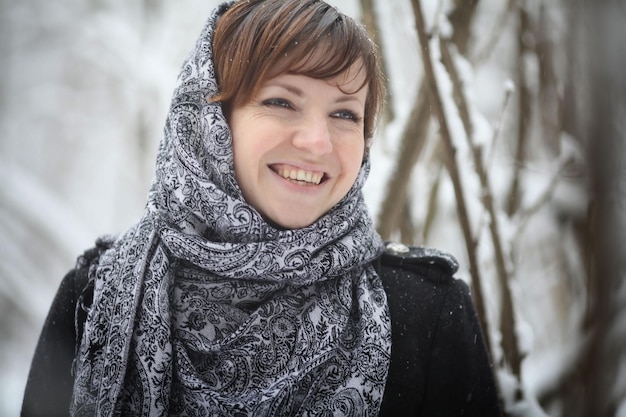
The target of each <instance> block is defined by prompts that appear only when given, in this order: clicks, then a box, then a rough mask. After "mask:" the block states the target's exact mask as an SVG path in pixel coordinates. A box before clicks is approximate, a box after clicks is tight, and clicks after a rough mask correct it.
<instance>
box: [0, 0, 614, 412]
mask: <svg viewBox="0 0 626 417" xmlns="http://www.w3.org/2000/svg"><path fill="white" fill-rule="evenodd" d="M329 3H331V4H333V5H336V6H337V7H338V8H339V9H341V10H342V11H343V12H344V13H346V14H348V15H350V16H353V17H355V18H356V19H359V20H361V21H362V22H364V23H365V24H366V26H367V28H368V29H369V30H370V31H371V33H372V36H373V37H374V38H375V39H376V41H377V43H378V44H379V45H380V48H381V51H382V53H383V56H384V58H385V70H386V73H387V75H388V89H389V100H388V111H387V113H386V115H385V118H384V120H382V121H381V123H380V129H379V131H378V135H377V137H376V139H375V143H374V145H373V149H372V159H373V168H372V172H371V174H370V179H369V182H368V185H367V187H366V190H365V195H366V200H367V203H368V205H369V206H370V208H371V212H372V216H373V217H374V219H375V222H376V225H377V228H378V229H379V231H380V233H381V235H382V236H383V237H384V238H385V239H387V240H397V241H402V242H405V243H409V244H414V245H427V246H435V247H437V248H440V249H442V250H446V251H449V252H451V253H453V254H454V255H455V256H456V257H457V258H458V259H459V261H460V263H461V270H460V272H459V275H458V276H459V278H460V279H464V280H466V281H467V282H468V283H469V284H470V285H471V286H472V295H473V297H474V301H475V303H476V307H477V311H478V313H479V315H480V318H481V321H482V324H483V327H484V329H485V333H486V336H487V338H488V341H489V347H490V350H491V355H492V357H493V360H494V364H495V368H496V372H497V376H498V380H499V383H500V384H499V385H500V391H501V397H502V401H503V404H504V405H505V407H506V409H507V415H509V416H555V417H557V416H567V417H575V416H587V417H588V416H594V417H595V416H597V417H601V416H622V417H623V416H626V314H625V313H624V309H623V306H624V305H626V287H625V286H624V283H623V281H624V277H625V275H626V274H625V271H626V266H625V260H626V256H624V244H623V242H624V238H625V237H626V236H625V234H626V227H625V226H626V225H625V224H624V223H625V222H626V216H625V213H626V164H624V157H626V145H625V141H624V136H625V131H626V122H625V121H626V81H625V78H626V76H625V75H624V71H623V68H624V67H626V46H625V45H626V42H624V39H626V28H625V25H624V23H623V22H624V21H625V19H626V10H625V7H624V5H623V4H622V3H621V2H620V1H618V0H595V1H592V0H556V1H555V0H506V1H504V0H422V1H421V2H420V1H417V0H413V1H409V0H394V1H393V2H390V1H383V0H334V1H329ZM217 4H218V1H214V0H213V1H211V0H203V1H200V0H178V1H177V2H166V1H164V0H143V1H136V2H121V1H115V0H87V1H85V0H80V1H79V0H57V1H55V2H49V1H43V0H22V1H20V2H15V1H10V0H0V57H1V58H0V341H1V342H0V370H1V371H0V415H3V416H12V415H18V414H19V408H20V405H21V398H22V394H23V390H24V385H25V383H26V377H27V373H28V368H29V365H30V360H31V356H32V354H33V351H34V347H35V343H36V341H37V337H38V334H39V331H40V329H41V325H42V323H43V320H44V319H45V315H46V313H47V310H48V307H49V305H50V302H51V300H52V298H53V296H54V293H55V291H56V288H57V286H58V284H59V283H60V281H61V279H62V277H63V275H64V274H65V273H66V272H67V271H68V270H69V269H71V268H72V267H73V265H74V262H75V259H76V257H77V256H78V255H80V254H81V253H82V252H83V251H84V250H85V249H87V248H89V247H91V246H92V245H93V242H94V241H95V238H96V237H97V236H99V235H101V234H109V233H119V232H121V231H123V230H125V229H126V228H127V227H129V226H130V225H132V224H133V223H134V222H136V221H137V220H138V218H139V216H140V215H141V213H142V212H143V207H144V204H145V200H146V194H147V190H148V187H149V184H150V181H151V179H152V175H153V165H154V158H155V153H156V148H157V146H158V143H159V141H160V138H161V135H162V133H161V132H162V129H163V126H164V121H165V115H166V113H167V110H168V107H169V100H170V96H171V93H172V91H173V86H174V83H175V81H176V76H177V74H178V70H179V69H180V66H181V64H182V62H183V60H184V58H185V56H186V55H187V53H188V52H189V51H190V49H191V47H192V46H193V44H194V42H195V39H196V37H197V36H198V34H199V33H200V31H201V29H202V27H203V25H204V23H205V21H206V18H207V17H208V15H209V14H210V11H211V10H212V9H213V7H214V6H215V5H217Z"/></svg>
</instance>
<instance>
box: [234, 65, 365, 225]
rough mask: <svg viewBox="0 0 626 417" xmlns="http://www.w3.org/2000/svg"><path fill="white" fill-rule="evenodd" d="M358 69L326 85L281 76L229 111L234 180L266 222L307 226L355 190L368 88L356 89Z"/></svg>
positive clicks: (360, 79) (360, 81)
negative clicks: (235, 178) (353, 188)
mask: <svg viewBox="0 0 626 417" xmlns="http://www.w3.org/2000/svg"><path fill="white" fill-rule="evenodd" d="M358 68H359V67H358V66H353V67H352V68H351V69H349V70H348V71H346V72H345V73H343V74H340V75H339V76H338V77H336V78H333V79H330V80H318V79H314V78H311V77H308V76H305V75H294V74H282V75H278V76H276V77H274V78H271V79H269V80H267V81H266V82H265V83H264V84H263V85H262V86H261V89H260V91H259V93H258V94H257V96H256V97H254V98H252V99H251V100H250V101H249V102H248V103H246V104H243V105H240V106H234V107H233V108H232V111H231V114H230V128H231V131H232V135H233V150H234V159H235V174H236V176H237V182H238V183H239V186H240V187H241V190H242V192H243V196H244V198H245V199H246V201H247V202H248V203H249V204H251V205H252V206H254V207H255V208H256V209H257V210H258V211H259V212H260V213H261V214H262V215H263V216H264V217H265V218H266V219H268V220H269V221H271V222H274V223H276V224H278V225H279V226H282V227H284V228H288V229H295V228H301V227H305V226H308V225H310V224H311V223H313V222H315V220H317V219H318V218H319V217H321V216H322V215H323V214H324V213H326V212H327V211H328V210H329V209H330V208H332V207H333V206H334V205H335V204H337V203H338V202H339V200H341V199H342V198H343V197H344V196H345V195H346V194H347V192H348V191H349V190H350V188H351V187H352V184H353V183H354V181H355V180H356V177H357V175H358V173H359V169H360V167H361V162H362V160H363V152H364V147H365V139H364V134H363V116H364V111H365V100H366V97H367V86H365V87H363V88H361V89H360V90H358V89H359V87H361V85H362V84H363V81H364V78H365V75H364V74H363V73H362V72H360V71H358ZM357 90H358V91H357Z"/></svg>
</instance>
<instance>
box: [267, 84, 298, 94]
mask: <svg viewBox="0 0 626 417" xmlns="http://www.w3.org/2000/svg"><path fill="white" fill-rule="evenodd" d="M270 85H274V86H276V87H280V88H283V89H285V90H287V91H289V92H290V93H291V94H294V95H296V96H298V97H302V96H303V95H304V92H303V91H302V90H301V89H299V88H298V87H295V86H293V85H290V84H286V83H283V82H275V83H273V84H270Z"/></svg>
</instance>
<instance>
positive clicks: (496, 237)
mask: <svg viewBox="0 0 626 417" xmlns="http://www.w3.org/2000/svg"><path fill="white" fill-rule="evenodd" d="M439 46H440V49H441V57H442V62H443V64H444V66H445V67H446V70H447V71H448V74H449V75H450V78H451V80H452V84H453V90H454V97H455V102H456V105H457V107H458V109H459V115H460V118H461V120H462V122H463V126H464V128H465V133H466V137H467V140H468V142H469V143H468V145H469V147H470V149H471V150H472V157H473V162H474V169H475V170H476V173H477V174H478V177H479V179H480V184H481V187H482V191H481V195H482V202H483V206H484V207H485V209H486V210H487V213H488V215H489V222H488V223H489V231H490V235H491V242H492V245H493V250H494V255H495V264H496V271H497V275H498V282H499V285H500V297H501V307H500V333H501V334H502V350H503V352H504V356H505V359H506V360H507V362H508V364H509V366H510V367H511V371H512V372H513V374H514V375H515V376H516V377H517V379H518V380H519V381H521V363H522V355H521V353H520V350H519V343H518V340H517V333H516V329H517V326H516V323H515V311H514V307H513V296H512V294H511V287H510V283H509V282H510V271H509V268H507V262H506V260H505V253H504V252H505V251H504V249H503V243H502V236H501V234H500V226H499V224H500V220H499V216H498V212H497V209H496V205H495V202H494V199H493V192H492V190H491V184H490V182H489V176H488V175H487V169H486V167H485V164H484V159H483V150H482V147H481V146H479V145H477V144H476V143H475V140H474V128H473V124H472V120H471V116H470V108H469V103H468V102H467V98H466V97H465V93H464V87H463V82H462V80H461V77H460V75H459V72H458V69H457V67H456V63H455V61H454V58H453V56H452V53H451V51H450V49H449V47H448V44H447V41H446V40H445V39H442V38H440V39H439ZM519 394H520V395H521V393H519Z"/></svg>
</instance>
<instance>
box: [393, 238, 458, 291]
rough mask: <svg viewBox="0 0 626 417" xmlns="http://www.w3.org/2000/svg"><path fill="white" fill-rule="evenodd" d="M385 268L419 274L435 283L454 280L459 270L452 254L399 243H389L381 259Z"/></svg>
mask: <svg viewBox="0 0 626 417" xmlns="http://www.w3.org/2000/svg"><path fill="white" fill-rule="evenodd" d="M381 263H382V265H383V266H386V267H392V268H394V269H400V270H404V271H407V272H413V273H418V274H419V275H421V276H423V277H424V278H426V279H428V280H429V281H433V282H434V283H447V282H449V281H451V280H453V279H454V278H453V276H454V274H455V273H456V272H457V270H458V269H459V264H458V262H457V260H456V259H455V258H454V256H452V255H451V254H449V253H447V252H443V251H440V250H438V249H434V248H428V247H423V246H408V245H405V244H402V243H398V242H387V243H386V244H385V251H384V252H383V255H382V257H381Z"/></svg>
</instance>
